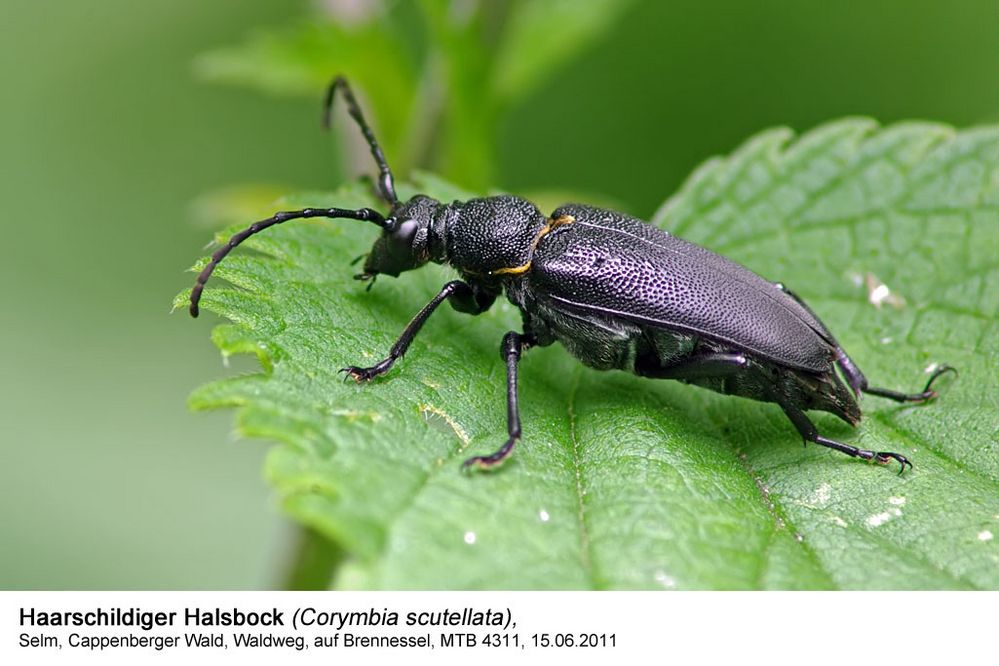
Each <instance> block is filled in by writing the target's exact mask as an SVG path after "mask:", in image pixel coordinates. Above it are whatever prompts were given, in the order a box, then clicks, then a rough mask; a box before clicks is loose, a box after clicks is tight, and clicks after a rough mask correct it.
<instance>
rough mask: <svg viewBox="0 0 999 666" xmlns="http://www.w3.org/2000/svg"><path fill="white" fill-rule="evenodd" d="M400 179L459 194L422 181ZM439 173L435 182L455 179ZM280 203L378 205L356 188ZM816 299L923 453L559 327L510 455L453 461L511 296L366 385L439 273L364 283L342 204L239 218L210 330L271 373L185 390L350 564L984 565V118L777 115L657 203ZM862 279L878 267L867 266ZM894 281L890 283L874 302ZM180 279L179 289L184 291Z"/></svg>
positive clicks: (789, 583) (407, 571)
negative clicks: (640, 364) (609, 358)
mask: <svg viewBox="0 0 999 666" xmlns="http://www.w3.org/2000/svg"><path fill="white" fill-rule="evenodd" d="M406 189H407V192H406V194H407V195H408V194H411V193H412V192H414V191H417V190H419V191H425V192H427V193H429V194H430V195H439V196H441V197H442V198H444V199H448V200H449V199H451V198H454V197H455V196H468V195H465V194H462V193H460V192H456V191H455V190H454V189H453V188H445V187H444V186H443V184H442V183H440V182H435V181H434V180H433V179H429V178H426V177H424V178H423V180H422V182H417V183H416V184H415V185H414V186H413V187H410V188H406ZM445 189H446V190H447V191H445ZM285 204H286V205H289V206H291V205H305V204H308V205H333V204H336V205H339V206H361V205H372V204H374V202H373V201H371V200H370V198H369V196H368V195H367V194H366V190H365V188H364V187H362V186H361V185H359V184H351V185H347V186H345V187H343V188H342V189H341V190H339V191H338V192H337V193H335V194H332V195H328V194H315V195H310V196H305V195H303V196H296V197H294V198H293V199H292V200H290V201H288V202H285ZM656 220H657V222H658V223H660V224H662V225H664V226H666V227H668V228H670V229H671V230H673V231H675V232H677V233H680V234H682V235H684V236H686V237H687V238H690V239H691V240H694V241H697V242H701V243H704V244H705V245H707V246H709V247H712V248H714V249H716V250H719V251H722V252H724V253H725V254H727V255H728V256H730V257H732V258H734V259H736V260H739V261H741V262H744V263H745V264H746V265H748V266H749V267H751V268H753V269H754V270H756V271H758V272H760V273H761V274H763V275H765V276H767V277H768V278H771V279H775V280H776V279H780V280H781V281H783V282H785V283H786V284H788V285H789V286H790V287H791V288H793V289H794V290H795V291H797V292H798V293H799V294H800V295H802V296H803V297H804V298H806V299H807V300H808V301H809V303H810V304H811V305H812V307H813V309H814V310H816V311H817V312H818V313H819V315H820V316H821V317H822V318H823V319H824V321H825V322H826V323H827V324H828V325H829V326H830V328H831V329H832V330H833V332H834V333H835V334H836V335H837V336H838V337H839V339H840V341H841V342H842V343H843V345H844V347H845V348H846V349H847V350H848V351H849V353H850V354H851V355H852V356H853V358H854V359H855V360H856V361H857V363H858V364H859V365H860V366H861V367H862V368H863V369H864V370H865V372H866V373H867V375H868V377H869V378H870V379H871V380H872V383H873V384H875V385H881V386H887V387H892V388H899V389H916V388H920V387H921V386H922V384H923V383H924V382H925V377H926V375H925V374H924V369H925V368H926V367H927V366H928V365H929V364H931V363H939V362H947V363H950V364H952V365H954V366H956V367H958V368H959V369H960V372H961V374H960V377H959V378H957V379H956V380H953V381H952V380H950V378H948V380H947V381H941V382H940V385H941V386H940V388H942V389H943V390H942V395H941V397H940V399H939V400H937V401H936V402H934V403H932V404H929V405H924V406H899V405H896V404H894V403H891V402H888V401H885V400H882V399H878V398H872V397H867V398H865V399H864V402H863V407H864V410H865V420H864V422H863V423H862V424H861V425H860V426H859V427H858V428H857V429H856V430H853V429H851V428H849V427H847V426H845V425H844V424H842V423H840V422H838V421H837V420H836V419H835V418H833V417H830V416H828V415H825V414H820V413H813V414H812V416H813V417H814V419H815V421H816V423H817V425H818V427H819V429H820V430H821V431H822V432H823V433H825V434H826V435H827V436H831V437H835V438H839V439H842V440H845V441H848V442H850V443H853V444H856V445H858V446H862V447H864V448H870V449H875V450H893V451H898V452H900V453H903V454H904V455H906V456H908V457H909V458H910V459H912V460H913V461H914V463H915V468H914V469H913V470H911V471H909V472H907V473H906V474H905V475H902V476H899V475H897V474H896V473H895V471H894V469H890V468H886V467H881V466H878V465H872V464H867V463H864V462H862V461H858V460H855V459H851V458H848V457H846V456H843V455H840V454H838V453H836V452H833V451H830V450H828V449H825V448H822V447H818V446H808V447H805V448H802V446H801V440H800V438H799V437H798V435H797V434H796V433H795V431H794V429H793V428H792V426H791V425H790V423H788V421H787V419H786V418H785V417H784V416H783V415H782V414H781V412H780V410H779V409H778V408H777V407H776V406H774V405H771V404H763V403H756V402H751V401H748V400H742V399H739V398H733V397H728V396H721V395H717V394H714V393H711V392H708V391H704V390H701V389H698V388H694V387H690V386H685V385H681V384H678V383H675V382H664V381H653V380H645V379H639V378H637V377H633V376H630V375H626V374H624V373H600V372H595V371H592V370H589V369H586V368H584V367H582V366H581V365H580V364H579V363H577V362H576V361H574V360H573V359H572V358H570V357H569V356H568V355H567V353H566V352H565V351H564V350H563V349H561V348H560V347H557V346H552V347H548V348H544V349H533V350H531V351H530V352H529V353H528V354H527V355H526V356H525V358H524V360H523V362H522V364H521V382H520V384H521V406H522V420H523V424H524V439H523V441H522V442H521V443H520V444H519V445H518V446H517V449H516V451H515V453H514V456H513V458H512V459H511V460H510V461H509V463H508V464H506V465H505V466H504V467H503V468H501V469H500V470H498V471H496V472H495V473H489V474H475V475H467V474H462V473H461V472H460V470H459V465H460V462H461V461H462V460H463V459H465V458H466V457H467V456H469V455H472V454H476V453H485V452H490V451H492V450H494V449H495V448H496V447H497V446H498V445H499V444H500V443H501V442H502V441H503V439H504V433H505V428H506V424H505V415H506V410H505V402H504V370H503V367H502V363H501V362H500V359H499V355H498V353H497V352H498V345H499V341H500V338H501V336H502V334H503V333H504V332H505V331H507V330H511V329H517V328H518V326H519V316H518V314H517V313H516V312H515V311H514V309H513V308H512V307H510V306H509V305H506V304H504V305H498V306H497V307H494V308H493V309H492V310H491V311H489V312H488V313H486V314H484V315H482V316H479V317H468V316H466V315H461V314H458V313H455V312H453V311H451V310H450V309H448V308H443V309H442V310H441V311H440V312H438V313H437V314H435V315H434V317H433V318H432V319H431V320H430V321H429V323H428V324H427V326H426V327H425V328H424V330H423V332H422V333H421V334H420V335H419V336H418V337H417V339H416V341H415V342H414V344H413V346H412V347H411V349H410V351H409V354H408V355H407V356H406V358H405V359H404V360H402V361H401V362H400V363H399V364H397V366H396V367H395V368H394V369H393V370H392V371H391V372H390V373H389V374H388V375H387V376H386V377H384V378H382V379H379V380H376V381H374V382H372V383H371V384H369V385H356V384H354V383H353V382H351V383H344V382H343V381H342V379H341V377H340V376H339V375H338V374H337V369H338V368H340V367H342V366H344V365H348V364H359V365H368V364H371V363H372V362H374V361H376V360H378V359H380V358H382V357H383V356H384V355H385V353H386V352H387V350H388V348H389V347H390V345H391V344H392V342H393V341H394V339H395V337H396V336H397V335H398V333H399V332H400V331H401V330H402V328H403V326H405V324H406V322H407V321H408V319H409V318H410V317H411V316H412V314H413V313H414V312H416V310H417V309H418V308H419V307H421V306H422V305H423V304H424V303H425V302H426V301H428V300H429V299H430V297H431V296H432V295H433V294H434V293H436V291H437V289H438V288H439V287H440V285H441V284H443V282H444V281H445V280H447V279H448V278H449V276H450V274H449V273H448V271H445V270H443V269H440V268H437V267H432V268H429V269H423V270H421V271H417V272H414V273H411V274H406V275H404V276H403V278H401V279H399V280H392V279H388V278H385V279H381V280H379V282H378V284H377V285H375V287H374V289H373V290H372V291H371V292H365V291H364V289H363V288H362V287H361V285H360V284H359V283H356V282H354V281H352V280H351V279H350V275H351V272H352V271H351V269H350V267H349V266H348V265H347V264H348V262H349V260H350V259H351V258H353V257H355V256H357V255H358V254H360V253H362V252H364V251H365V250H366V249H367V248H368V246H369V245H370V243H371V241H372V240H373V238H374V237H375V231H376V230H375V229H374V228H373V227H371V226H370V225H364V224H359V223H356V222H352V221H334V222H327V221H322V222H294V223H289V224H286V225H282V226H280V227H276V228H274V229H272V230H269V231H268V232H267V233H266V234H261V235H259V236H254V237H253V238H252V239H251V240H250V241H249V242H248V243H247V245H248V246H250V247H252V248H253V249H255V250H257V251H258V252H259V253H258V254H251V253H246V252H242V253H237V254H236V255H234V256H231V257H229V258H228V259H226V261H225V262H224V263H223V264H222V265H221V267H220V268H219V270H218V273H217V277H218V278H221V279H225V280H228V281H229V282H230V283H231V284H232V285H234V287H224V286H223V283H222V282H221V280H215V281H213V282H212V283H211V284H210V286H209V289H208V290H206V292H205V298H204V302H203V303H204V308H205V309H210V310H213V311H215V312H217V313H219V314H221V315H222V316H224V317H226V318H228V319H229V320H231V322H232V323H230V324H225V325H222V326H220V327H219V328H217V329H216V330H215V332H214V334H213V340H214V342H215V343H216V344H217V345H218V346H219V347H220V348H221V349H222V350H223V352H224V353H226V354H233V353H247V352H249V353H254V354H256V355H257V356H258V357H259V358H260V359H261V361H262V362H263V367H264V371H263V372H261V373H257V374H251V375H246V376H240V377H232V378H228V379H223V380H221V381H218V382H216V383H213V384H210V385H208V386H206V387H203V388H201V389H199V390H198V391H197V392H196V393H195V394H194V395H193V396H192V398H191V404H192V405H193V406H194V407H195V408H197V409H211V408H218V407H227V406H228V407H236V408H237V409H238V411H237V420H238V427H239V430H240V432H242V433H243V434H244V435H246V436H251V437H262V438H267V439H272V440H275V441H276V442H277V444H276V445H275V446H273V447H272V449H271V452H270V455H269V456H268V460H267V465H266V467H267V470H266V473H267V478H268V479H269V481H270V483H271V484H272V485H273V486H274V488H275V489H276V491H277V493H278V494H279V495H280V497H281V500H282V503H283V505H284V507H285V509H286V510H287V511H288V512H289V513H290V514H291V515H292V516H294V517H295V518H296V519H297V520H298V521H300V522H301V523H303V524H304V525H306V526H308V527H310V528H313V529H314V530H316V531H317V532H319V533H320V534H323V535H325V536H326V537H327V538H328V539H330V540H332V541H333V542H335V543H336V544H337V546H338V547H339V548H341V549H342V550H343V552H344V553H346V555H345V562H344V564H343V565H342V566H341V567H340V568H339V570H338V572H337V575H336V577H335V581H334V582H335V585H337V586H339V587H359V588H524V589H530V588H681V589H686V588H712V589H717V588H737V589H742V588H782V589H787V588H791V589H798V588H865V589H866V588H992V589H994V588H999V540H997V539H993V538H992V535H993V534H999V397H997V396H999V372H997V370H999V367H997V366H999V364H997V357H996V350H997V348H999V346H997V343H999V327H997V324H996V317H995V315H996V310H997V306H999V262H997V257H999V130H997V129H995V128H992V129H979V130H970V131H964V132H960V133H954V132H953V131H952V130H950V129H949V128H947V127H943V126H939V125H931V124H904V125H897V126H893V127H889V128H886V129H883V130H879V129H877V127H876V126H875V124H874V123H873V122H871V121H868V120H845V121H839V122H836V123H833V124H830V125H828V126H825V127H822V128H819V129H817V130H814V131H812V132H809V133H808V134H806V135H804V136H803V137H801V138H800V139H797V140H796V141H793V142H792V140H791V133H790V132H789V131H787V130H773V131H769V132H765V133H763V134H761V135H759V136H757V137H755V138H753V139H751V140H750V141H749V142H747V144H746V145H745V146H743V147H742V148H740V149H739V150H738V151H736V152H735V153H734V154H733V155H732V156H731V157H728V158H725V159H716V160H713V161H711V162H709V163H708V164H706V165H705V166H703V167H702V168H701V169H699V170H698V171H697V172H696V173H695V174H694V176H693V177H692V178H691V179H690V180H689V181H688V183H687V184H686V185H685V186H684V187H683V188H682V190H681V191H680V192H679V193H678V194H677V195H676V196H674V197H673V198H672V199H670V200H669V202H668V203H667V204H666V205H665V206H664V207H663V209H662V210H661V211H660V212H659V213H658V214H657V216H656ZM869 276H875V277H869ZM881 283H883V284H885V285H886V286H887V287H888V288H889V289H890V290H891V291H892V292H893V293H895V294H897V295H899V296H901V297H902V298H904V305H902V304H901V300H899V301H898V302H897V306H891V305H889V304H883V305H882V307H880V309H879V308H877V307H875V306H874V305H872V303H871V300H872V299H871V298H870V296H871V294H870V289H869V287H871V286H876V285H877V284H881ZM184 297H185V294H182V295H181V296H180V297H178V302H179V303H180V302H182V301H183V298H184Z"/></svg>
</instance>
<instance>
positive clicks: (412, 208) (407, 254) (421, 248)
mask: <svg viewBox="0 0 999 666" xmlns="http://www.w3.org/2000/svg"><path fill="white" fill-rule="evenodd" d="M439 206H440V204H439V203H438V202H437V201H435V200H433V199H431V198H430V197H428V196H424V195H422V194H419V195H417V196H415V197H413V198H412V199H410V200H409V201H407V202H405V203H402V204H399V205H397V206H395V207H394V208H393V209H392V213H391V214H390V215H389V216H388V217H387V218H386V219H385V222H384V223H383V224H382V229H383V231H382V235H381V236H379V237H378V240H376V241H375V244H374V245H373V246H372V247H371V251H370V252H369V253H368V256H367V259H365V261H364V272H363V273H361V274H359V275H356V276H355V277H356V278H357V279H359V280H370V279H372V278H374V277H375V276H376V275H380V274H382V273H384V274H386V275H391V276H392V277H398V276H399V274H400V273H402V272H404V271H409V270H413V269H414V268H419V267H420V266H423V265H424V264H425V263H427V261H429V259H430V253H429V251H428V239H429V234H430V224H431V222H432V220H433V215H434V211H435V210H436V209H437V208H438V207H439Z"/></svg>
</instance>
